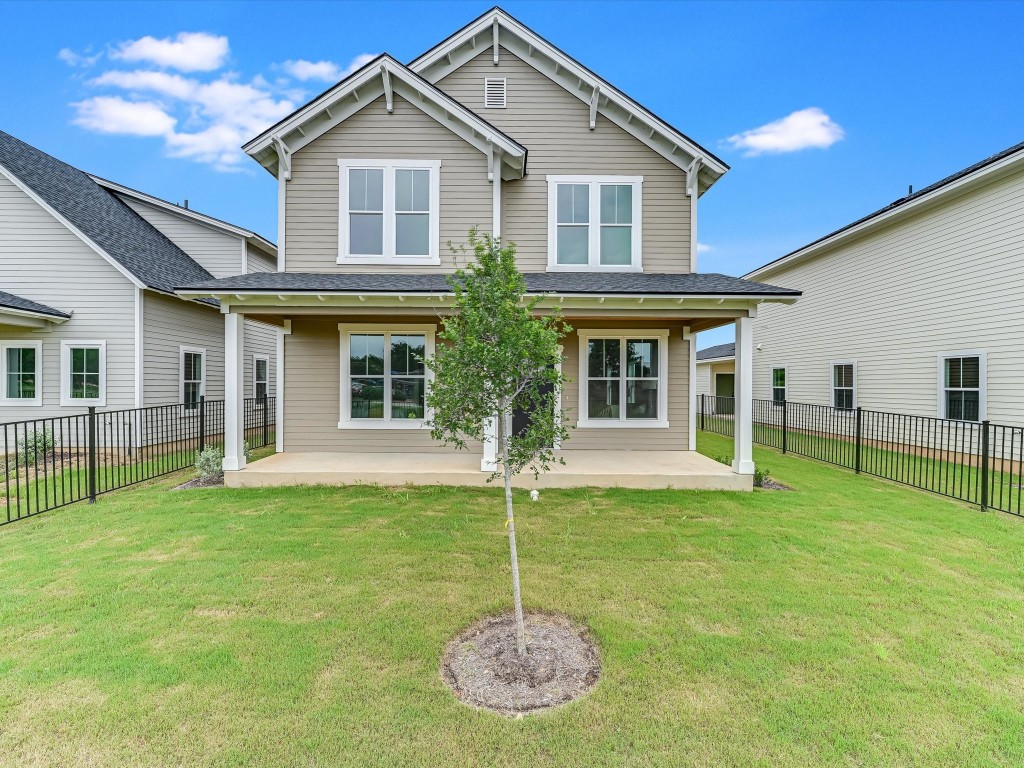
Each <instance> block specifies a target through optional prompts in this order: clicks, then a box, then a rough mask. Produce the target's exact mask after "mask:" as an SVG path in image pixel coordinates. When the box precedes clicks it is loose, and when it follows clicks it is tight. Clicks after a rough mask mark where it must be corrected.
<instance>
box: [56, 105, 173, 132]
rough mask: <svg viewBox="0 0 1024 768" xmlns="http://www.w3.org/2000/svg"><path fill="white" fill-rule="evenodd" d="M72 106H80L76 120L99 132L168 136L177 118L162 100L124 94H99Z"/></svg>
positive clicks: (83, 125)
mask: <svg viewBox="0 0 1024 768" xmlns="http://www.w3.org/2000/svg"><path fill="white" fill-rule="evenodd" d="M72 106H73V107H75V108H76V110H77V115H76V116H75V123H76V124H77V125H80V126H82V127H83V128H87V129H88V130H90V131H96V132H98V133H120V134H128V135H130V136H165V135H167V134H169V133H170V132H172V131H173V130H174V125H175V123H176V122H177V121H176V120H175V119H174V118H173V117H171V116H170V115H168V114H167V113H166V112H165V111H164V110H163V108H162V107H161V106H160V105H159V104H154V103H152V102H148V101H125V100H124V99H122V98H121V97H120V96H96V97H94V98H91V99H86V100H85V101H80V102H78V103H77V104H72Z"/></svg>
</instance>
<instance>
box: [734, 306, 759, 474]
mask: <svg viewBox="0 0 1024 768" xmlns="http://www.w3.org/2000/svg"><path fill="white" fill-rule="evenodd" d="M735 403H736V405H735V408H734V409H733V410H734V415H733V420H734V421H733V434H734V435H735V449H734V451H735V453H734V457H733V462H732V469H733V472H736V473H737V474H740V475H752V474H754V319H753V318H752V317H739V318H736V399H735Z"/></svg>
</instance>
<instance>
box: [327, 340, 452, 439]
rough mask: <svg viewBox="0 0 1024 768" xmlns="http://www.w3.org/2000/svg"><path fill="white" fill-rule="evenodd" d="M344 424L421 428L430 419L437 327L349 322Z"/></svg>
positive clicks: (344, 342)
mask: <svg viewBox="0 0 1024 768" xmlns="http://www.w3.org/2000/svg"><path fill="white" fill-rule="evenodd" d="M339 329H340V331H341V360H342V372H341V382H342V383H341V419H340V421H339V423H338V427H339V428H341V429H345V428H349V429H351V428H357V429H358V428H371V429H372V428H391V429H418V428H420V427H422V426H423V425H424V423H425V420H426V418H427V407H426V406H427V403H426V395H427V387H428V386H429V379H430V374H429V371H428V369H427V367H426V364H425V362H424V361H425V360H426V359H427V358H429V357H430V356H431V355H433V354H434V326H432V325H430V326H426V325H417V326H400V327H388V328H384V327H381V326H345V325H340V326H339Z"/></svg>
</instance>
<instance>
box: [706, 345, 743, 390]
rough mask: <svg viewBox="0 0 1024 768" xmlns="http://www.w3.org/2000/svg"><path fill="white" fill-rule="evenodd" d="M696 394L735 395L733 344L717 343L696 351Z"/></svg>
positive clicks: (734, 352)
mask: <svg viewBox="0 0 1024 768" xmlns="http://www.w3.org/2000/svg"><path fill="white" fill-rule="evenodd" d="M697 394H698V395H706V396H709V397H734V396H735V394H736V345H735V344H718V345H717V346H714V347H708V348H707V349H702V350H700V351H698V352H697Z"/></svg>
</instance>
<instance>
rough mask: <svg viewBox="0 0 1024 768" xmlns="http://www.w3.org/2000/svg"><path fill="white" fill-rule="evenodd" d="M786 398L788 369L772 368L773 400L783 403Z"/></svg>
mask: <svg viewBox="0 0 1024 768" xmlns="http://www.w3.org/2000/svg"><path fill="white" fill-rule="evenodd" d="M785 400H786V369H785V368H779V367H776V368H772V402H773V403H782V402H785Z"/></svg>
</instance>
